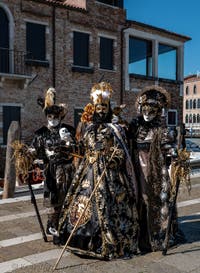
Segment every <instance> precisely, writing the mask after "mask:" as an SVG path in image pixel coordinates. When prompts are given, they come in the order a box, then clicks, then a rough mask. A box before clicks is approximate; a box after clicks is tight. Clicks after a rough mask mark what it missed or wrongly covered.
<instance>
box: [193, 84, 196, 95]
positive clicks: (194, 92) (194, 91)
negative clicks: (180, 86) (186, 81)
mask: <svg viewBox="0 0 200 273" xmlns="http://www.w3.org/2000/svg"><path fill="white" fill-rule="evenodd" d="M196 93H197V87H196V85H194V87H193V94H196Z"/></svg>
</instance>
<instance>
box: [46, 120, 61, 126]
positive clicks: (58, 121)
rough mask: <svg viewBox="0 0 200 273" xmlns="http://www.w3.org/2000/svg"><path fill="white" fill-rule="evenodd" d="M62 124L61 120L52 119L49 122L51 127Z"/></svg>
mask: <svg viewBox="0 0 200 273" xmlns="http://www.w3.org/2000/svg"><path fill="white" fill-rule="evenodd" d="M59 123H60V120H59V119H50V120H48V126H49V127H56V126H58V124H59Z"/></svg>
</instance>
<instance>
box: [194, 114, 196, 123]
mask: <svg viewBox="0 0 200 273" xmlns="http://www.w3.org/2000/svg"><path fill="white" fill-rule="evenodd" d="M193 123H196V115H195V114H193Z"/></svg>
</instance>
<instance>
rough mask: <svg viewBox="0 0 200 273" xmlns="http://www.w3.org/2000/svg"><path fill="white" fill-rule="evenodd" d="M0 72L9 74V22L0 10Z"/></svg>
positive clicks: (0, 9)
mask: <svg viewBox="0 0 200 273" xmlns="http://www.w3.org/2000/svg"><path fill="white" fill-rule="evenodd" d="M0 72H3V73H8V72H9V21H8V17H7V15H6V13H5V11H4V10H3V9H2V8H0Z"/></svg>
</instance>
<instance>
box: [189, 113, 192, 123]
mask: <svg viewBox="0 0 200 273" xmlns="http://www.w3.org/2000/svg"><path fill="white" fill-rule="evenodd" d="M189 123H192V114H190V115H189Z"/></svg>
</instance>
